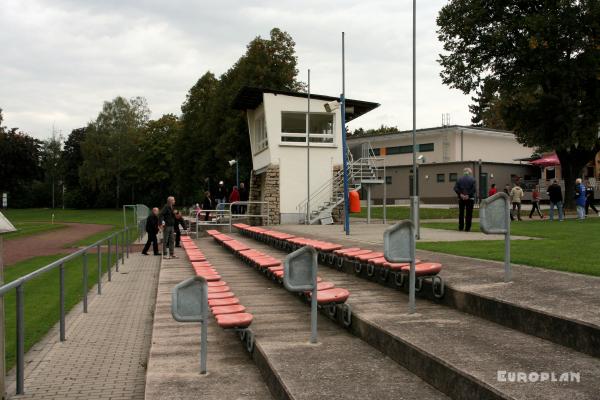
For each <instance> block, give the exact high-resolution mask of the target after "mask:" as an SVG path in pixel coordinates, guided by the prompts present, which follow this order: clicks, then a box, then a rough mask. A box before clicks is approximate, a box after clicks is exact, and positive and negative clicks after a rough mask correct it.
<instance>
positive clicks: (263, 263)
mask: <svg viewBox="0 0 600 400" xmlns="http://www.w3.org/2000/svg"><path fill="white" fill-rule="evenodd" d="M253 261H254V262H255V263H256V264H257V265H258V266H259V267H260V268H268V267H277V266H279V265H281V261H280V260H277V259H275V258H272V257H264V258H259V259H254V260H253Z"/></svg>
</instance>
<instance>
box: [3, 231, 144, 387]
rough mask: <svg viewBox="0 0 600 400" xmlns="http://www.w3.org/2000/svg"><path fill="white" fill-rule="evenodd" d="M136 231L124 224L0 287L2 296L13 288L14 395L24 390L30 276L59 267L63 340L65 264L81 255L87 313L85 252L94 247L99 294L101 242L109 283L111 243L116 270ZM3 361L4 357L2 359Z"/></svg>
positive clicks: (61, 333) (100, 289)
mask: <svg viewBox="0 0 600 400" xmlns="http://www.w3.org/2000/svg"><path fill="white" fill-rule="evenodd" d="M135 233H136V232H135V231H134V230H133V229H130V228H129V227H125V228H124V229H122V230H120V231H118V232H115V233H113V234H112V235H109V236H107V237H105V238H103V239H101V240H99V241H97V242H96V243H94V244H91V245H89V246H87V247H85V248H83V249H80V250H78V251H76V252H74V253H72V254H69V255H68V256H65V257H63V258H61V259H59V260H56V261H54V262H52V263H50V264H48V265H46V266H44V267H42V268H39V269H37V270H35V271H33V272H31V273H29V274H27V275H24V276H22V277H20V278H17V279H15V280H14V281H12V282H10V283H7V284H5V285H3V286H1V287H0V296H2V298H3V299H4V296H5V295H6V294H7V293H9V292H10V291H11V290H13V289H14V290H15V291H16V311H17V314H16V328H17V329H16V330H17V344H16V381H17V384H16V392H17V394H23V393H24V383H25V375H24V374H25V315H24V314H25V308H24V305H25V292H24V287H25V284H26V283H27V282H29V281H31V280H32V279H34V278H36V277H38V276H40V275H42V274H45V273H46V272H49V271H52V270H55V269H57V268H58V269H59V270H60V275H59V285H60V290H59V302H60V320H59V324H60V329H59V331H60V333H59V337H60V341H61V342H63V341H65V340H66V335H65V330H66V326H65V314H66V312H65V263H67V262H69V261H72V260H75V259H77V258H78V257H82V259H83V263H82V268H83V280H82V288H83V291H82V294H83V302H82V303H83V312H84V313H87V312H88V265H87V264H88V253H89V252H90V251H91V250H93V249H95V250H96V252H97V255H96V257H97V258H98V266H97V268H98V288H97V291H98V294H99V295H101V294H102V253H101V248H102V246H103V245H104V244H106V247H107V249H108V252H107V254H106V256H107V266H108V271H107V274H108V281H109V282H110V281H111V279H112V276H111V273H112V271H111V270H112V246H113V244H114V248H115V271H116V272H119V260H120V263H121V265H122V264H123V263H124V262H125V257H127V258H129V251H130V243H131V242H132V236H133V237H135V236H134V234H135ZM3 362H5V360H3Z"/></svg>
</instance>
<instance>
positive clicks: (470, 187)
mask: <svg viewBox="0 0 600 400" xmlns="http://www.w3.org/2000/svg"><path fill="white" fill-rule="evenodd" d="M454 191H455V192H456V194H457V195H458V197H459V198H460V195H461V194H464V195H467V196H469V199H471V200H473V199H475V193H476V192H477V187H476V185H475V178H473V177H472V176H471V175H463V176H461V177H460V178H459V179H458V180H457V181H456V184H455V185H454Z"/></svg>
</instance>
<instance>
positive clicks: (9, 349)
mask: <svg viewBox="0 0 600 400" xmlns="http://www.w3.org/2000/svg"><path fill="white" fill-rule="evenodd" d="M62 256H63V255H53V256H44V257H35V258H32V259H29V260H26V261H22V262H20V263H16V264H14V265H13V268H9V269H7V270H5V281H6V282H7V283H8V282H11V281H13V280H15V279H17V278H18V277H20V276H22V275H25V274H28V273H30V272H33V271H35V270H36V269H38V268H40V267H42V266H44V265H47V264H49V263H51V262H53V261H55V260H57V259H59V258H61V257H62ZM114 259H115V254H114V252H113V257H112V260H113V264H114ZM102 264H103V268H102V270H103V273H105V272H106V270H107V255H106V254H102ZM97 265H98V263H97V255H96V254H90V255H89V256H88V289H89V288H91V287H92V286H93V285H94V284H95V283H96V282H97V279H98V269H97ZM58 282H59V270H58V269H55V270H53V271H50V272H47V273H46V274H44V275H41V276H39V277H36V278H35V279H33V280H31V281H29V282H28V283H26V284H25V286H24V296H25V351H27V350H29V349H30V348H31V346H33V345H34V344H35V343H36V342H37V341H38V340H40V339H41V338H42V337H43V336H44V335H45V334H46V333H47V332H48V331H49V330H50V329H51V328H52V327H53V326H54V325H55V324H56V323H57V322H58V320H59V317H60V308H59V306H60V305H59V285H58ZM82 298H83V260H82V259H81V258H78V259H76V260H73V261H71V262H68V263H66V264H65V308H66V310H67V311H68V310H70V309H72V308H73V307H74V306H75V305H76V304H78V303H79V302H80V301H81V299H82ZM15 301H16V297H15V291H11V292H10V293H8V294H7V295H6V296H5V303H4V304H5V305H4V307H5V324H6V328H5V332H6V370H7V371H8V370H9V369H10V368H12V367H13V366H14V364H15V357H16V305H15ZM67 340H68V338H67Z"/></svg>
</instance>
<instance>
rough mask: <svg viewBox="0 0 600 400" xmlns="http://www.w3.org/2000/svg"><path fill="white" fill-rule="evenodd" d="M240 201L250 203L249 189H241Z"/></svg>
mask: <svg viewBox="0 0 600 400" xmlns="http://www.w3.org/2000/svg"><path fill="white" fill-rule="evenodd" d="M239 192H240V201H248V189H246V188H240V189H239Z"/></svg>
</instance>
